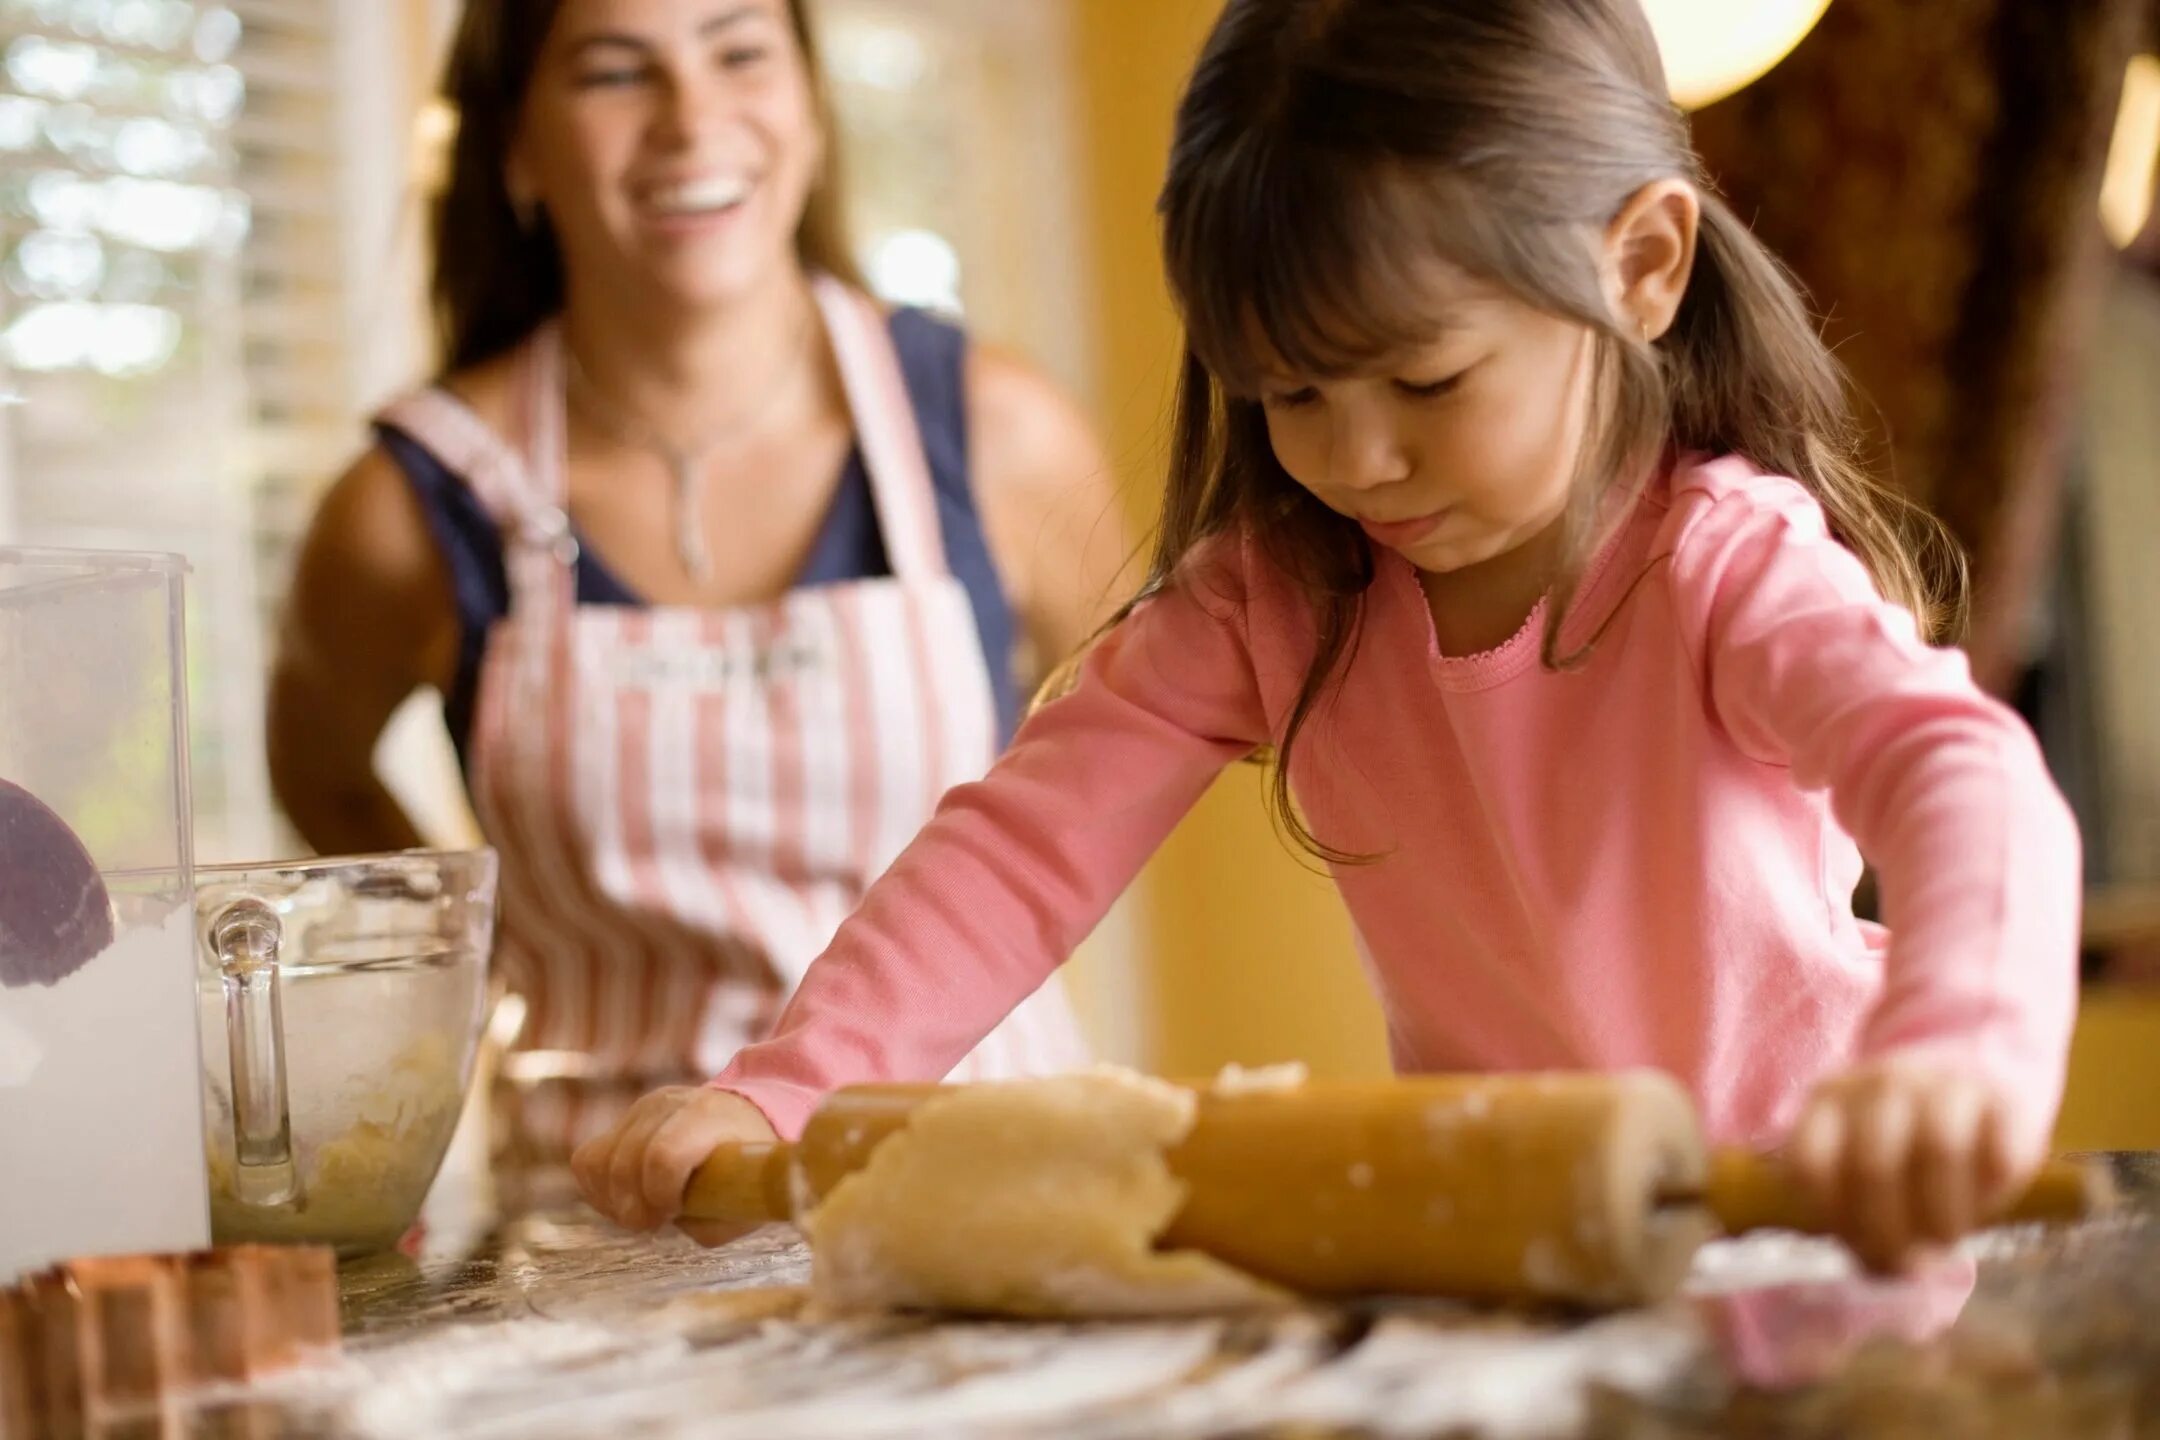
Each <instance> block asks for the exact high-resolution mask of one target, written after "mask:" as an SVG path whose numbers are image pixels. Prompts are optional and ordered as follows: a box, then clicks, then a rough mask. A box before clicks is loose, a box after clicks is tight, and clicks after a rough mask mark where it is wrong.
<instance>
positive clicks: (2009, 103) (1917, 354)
mask: <svg viewBox="0 0 2160 1440" xmlns="http://www.w3.org/2000/svg"><path fill="white" fill-rule="evenodd" d="M1215 8H1216V7H1215V5H1213V4H1210V3H1208V0H814V4H813V10H814V12H815V15H816V18H817V20H818V22H819V24H820V29H821V39H822V43H823V47H824V58H825V63H826V67H827V69H828V71H829V72H830V76H831V80H832V83H833V87H834V91H835V97H836V103H837V107H838V110H839V114H840V120H841V124H842V128H843V130H844V131H845V132H846V144H847V149H848V173H847V180H848V186H849V195H848V201H849V206H850V217H849V218H850V226H851V235H852V241H853V244H854V247H855V250H856V253H857V255H858V257H859V258H860V260H861V262H862V265H863V267H864V270H865V271H866V273H867V274H868V275H869V277H870V278H871V280H872V282H873V284H874V287H875V288H876V289H878V290H879V291H880V292H881V293H882V294H883V295H884V296H885V297H886V298H888V299H890V300H894V301H904V302H908V303H914V304H921V305H927V306H932V307H936V308H941V309H945V310H949V311H955V312H959V313H961V314H963V315H964V316H965V319H966V321H967V323H968V324H969V325H970V327H971V328H972V329H973V330H974V331H975V332H976V333H977V334H979V335H982V336H985V337H988V338H991V339H994V340H998V341H1001V342H1004V343H1006V344H1008V345H1011V346H1013V347H1016V348H1017V349H1019V350H1020V351H1022V352H1023V353H1025V354H1026V355H1028V356H1029V357H1031V358H1032V359H1033V360H1034V361H1035V362H1036V363H1037V364H1038V365H1040V366H1041V367H1043V368H1044V369H1045V370H1047V371H1048V372H1049V373H1050V374H1051V375H1052V376H1053V377H1054V378H1056V379H1057V380H1059V381H1060V382H1062V383H1063V384H1064V385H1065V386H1066V387H1068V388H1069V389H1070V390H1071V391H1073V392H1074V393H1076V394H1077V395H1079V396H1081V397H1082V398H1083V400H1084V401H1085V403H1086V404H1087V405H1088V407H1089V408H1090V409H1091V411H1092V413H1093V415H1094V418H1095V420H1096V422H1097V424H1098V426H1099V427H1100V429H1101V432H1102V434H1103V436H1104V438H1105V440H1106V441H1107V443H1108V445H1109V448H1110V454H1111V456H1112V460H1113V463H1114V464H1115V465H1116V466H1117V468H1118V472H1119V477H1120V479H1121V482H1122V484H1123V487H1124V496H1125V503H1127V504H1128V505H1129V506H1130V508H1131V510H1132V513H1133V514H1134V516H1136V517H1138V518H1140V519H1142V520H1143V521H1144V520H1145V519H1146V518H1147V516H1148V514H1149V512H1150V510H1151V507H1152V503H1153V499H1154V495H1155V493H1156V487H1157V486H1158V485H1159V483H1160V475H1161V472H1162V468H1163V441H1164V434H1165V419H1166V413H1167V401H1168V392H1169V384H1170V379H1171V376H1172V374H1173V371H1174V362H1175V360H1176V358H1177V352H1176V345H1177V337H1176V330H1175V326H1174V322H1173V318H1172V316H1171V313H1170V310H1169V306H1168V302H1167V300H1166V298H1165V296H1164V293H1163V290H1162V284H1161V278H1160V266H1159V264H1158V261H1157V256H1156V249H1155V236H1154V226H1153V215H1152V202H1153V197H1154V189H1155V185H1156V183H1157V180H1158V178H1159V175H1160V172H1161V168H1162V163H1163V158H1164V155H1165V153H1166V150H1167V145H1168V136H1169V122H1170V111H1171V106H1172V103H1173V100H1174V97H1175V94H1176V90H1177V87H1178V85H1179V83H1180V81H1181V80H1182V78H1183V76H1184V73H1185V71H1186V70H1187V68H1188V66H1189V64H1190V62H1191V59H1192V56H1193V54H1194V52H1195V50H1196V47H1197V45H1198V43H1199V40H1200V37H1201V35H1202V33H1203V31H1204V29H1205V27H1206V25H1207V23H1208V22H1209V20H1210V19H1211V18H1212V15H1213V13H1214V10H1215ZM1649 8H1650V9H1651V10H1652V11H1653V19H1654V21H1655V22H1656V23H1657V24H1658V26H1659V28H1660V32H1661V38H1662V39H1663V40H1664V42H1665V44H1666V48H1667V55H1668V62H1669V65H1670V68H1671V70H1672V72H1673V76H1674V82H1675V92H1676V98H1678V99H1680V100H1681V101H1682V103H1685V104H1688V105H1689V106H1691V107H1693V108H1696V109H1697V112H1698V114H1697V130H1698V139H1699V142H1700V144H1701V146H1702V148H1703V149H1704V151H1705V153H1706V155H1707V157H1708V159H1709V161H1710V164H1711V167H1712V170H1713V172H1714V173H1715V174H1716V175H1717V176H1718V177H1719V180H1720V183H1721V184H1722V185H1723V186H1724V187H1725V188H1726V189H1727V190H1728V192H1729V193H1730V194H1731V195H1732V197H1733V198H1734V199H1735V200H1736V202H1737V203H1738V208H1739V210H1740V212H1741V213H1742V214H1743V215H1744V216H1748V217H1750V218H1751V219H1752V220H1753V221H1754V223H1755V224H1756V225H1757V226H1758V228H1759V229H1760V230H1761V231H1762V233H1763V234H1764V236H1765V237H1766V238H1767V239H1768V240H1769V242H1770V243H1771V244H1772V246H1773V247H1775V248H1776V249H1777V250H1779V252H1780V253H1781V254H1783V255H1784V256H1785V257H1786V258H1787V260H1788V261H1789V262H1790V263H1791V264H1792V265H1793V267H1794V268H1795V269H1796V270H1797V271H1798V272H1799V274H1800V276H1801V278H1802V279H1803V280H1804V281H1805V282H1806V283H1807V284H1808V285H1809V286H1810V287H1811V289H1812V290H1813V293H1814V295H1815V298H1816V302H1817V306H1818V309H1819V310H1820V311H1821V313H1822V314H1823V315H1824V317H1825V324H1826V326H1827V327H1828V329H1829V331H1830V333H1831V335H1832V337H1833V338H1834V339H1835V340H1836V341H1837V342H1838V344H1839V347H1840V353H1841V354H1842V355H1843V356H1844V358H1845V359H1846V361H1847V362H1848V363H1849V365H1850V366H1851V367H1852V369H1853V371H1854V372H1855V374H1856V375H1857V376H1858V378H1859V380H1860V382H1861V383H1862V385H1863V386H1864V387H1865V388H1866V390H1867V391H1868V393H1869V396H1870V398H1871V400H1872V402H1873V411H1874V414H1875V416H1876V419H1877V422H1878V439H1879V441H1880V443H1881V446H1882V458H1883V462H1884V464H1885V465H1886V466H1888V467H1889V468H1890V469H1891V470H1892V471H1893V473H1894V474H1895V475H1896V477H1897V478H1898V480H1899V482H1900V483H1901V484H1903V485H1904V486H1905V487H1906V488H1908V489H1909V490H1910V491H1911V492H1912V493H1914V494H1916V495H1919V496H1920V497H1922V498H1924V499H1925V500H1927V501H1928V502H1929V503H1930V504H1931V505H1933V506H1934V507H1935V508H1936V509H1937V510H1938V511H1939V512H1940V513H1941V514H1943V515H1944V516H1945V518H1946V519H1948V520H1949V521H1950V523H1951V524H1952V526H1953V527H1954V528H1955V530H1956V532H1957V534H1958V535H1959V538H1960V539H1961V540H1962V541H1963V542H1964V543H1965V545H1966V546H1967V547H1968V549H1969V550H1970V552H1971V553H1972V555H1973V557H1974V560H1975V564H1976V573H1977V577H1978V582H1979V605H1978V607H1977V611H1976V617H1975V623H1974V628H1973V631H1972V634H1971V636H1970V639H1969V642H1968V643H1969V647H1970V649H1971V652H1972V655H1973V658H1974V663H1975V666H1976V668H1977V669H1978V671H1979V673H1980V675H1981V676H1982V678H1983V680H1984V681H1985V683H1987V684H1988V685H1989V686H1991V687H1992V688H1993V689H1995V690H1996V691H1997V692H1998V693H2000V694H2002V695H2004V696H2005V697H2007V698H2011V699H2013V700H2014V701H2015V702H2016V703H2017V704H2018V705H2019V707H2020V708H2021V710H2023V711H2024V713H2025V714H2026V715H2027V716H2028V717H2029V718H2031V719H2032V720H2033V722H2034V724H2035V726H2036V727H2037V728H2038V729H2039V731H2040V733H2041V735H2042V738H2043V742H2044V744H2045V746H2046V749H2047V751H2048V754H2049V757H2050V761H2051V763H2052V764H2053V765H2054V767H2055V770H2056V773H2057V776H2058V779H2059V780H2060V781H2061V783H2062V784H2063V786H2064V788H2065V789H2066V790H2067V791H2068V792H2069V793H2070V795H2071V797H2072V799H2073V802H2074V803H2075V805H2076V806H2077V808H2078V810H2079V812H2080V814H2081V817H2082V819H2083V821H2084V825H2085V832H2086V836H2087V844H2088V855H2089V872H2090V878H2091V882H2092V886H2093V890H2092V895H2091V900H2090V905H2089V914H2088V942H2089V943H2088V956H2087V972H2088V981H2089V983H2088V998H2087V1005H2086V1012H2085V1019H2084V1022H2083V1025H2082V1028H2081V1032H2080V1036H2079V1044H2078V1052H2077V1058H2076V1064H2075V1067H2074V1074H2073V1084H2072V1098H2071V1102H2070V1105H2069V1108H2068V1113H2067V1114H2066V1116H2065V1120H2064V1126H2063V1136H2062V1139H2063V1141H2064V1143H2065V1144H2068V1145H2112V1146H2133V1145H2147V1146H2160V226H2156V225H2155V223H2154V220H2153V194H2154V181H2155V172H2156V169H2160V58H2156V56H2155V53H2154V52H2155V51H2156V49H2160V4H2156V3H2155V0H1928V3H1926V4H1925V5H1916V4H1914V3H1912V0H1658V3H1654V4H1652V5H1650V7H1649ZM456 10H457V7H456V0H222V3H216V0H0V388H4V390H5V392H6V394H7V397H8V399H9V402H10V403H8V404H7V405H6V406H4V407H0V542H8V543H29V544H41V545H62V546H91V547H100V548H122V549H151V550H169V551H179V552H183V553H185V554H186V555H187V556H188V557H189V559H190V560H191V561H192V563H193V567H194V570H193V579H192V586H191V590H190V606H191V613H190V617H189V624H190V646H191V648H190V657H191V668H192V672H193V673H192V675H191V677H190V679H191V703H192V707H193V711H192V727H193V744H194V767H195V768H194V784H195V801H196V815H197V822H196V823H197V843H198V847H199V853H200V855H201V857H202V858H204V859H208V860H252V859H259V858H265V857H268V856H273V855H282V854H287V853H291V852H292V851H294V850H295V849H296V848H297V844H298V842H297V841H296V840H294V839H293V838H292V835H291V833H290V831H289V830H288V829H287V827H286V826H285V825H284V824H283V823H282V821H281V820H280V818H279V817H278V815H277V814H276V813H275V810H274V807H273V805H272V803H271V800H270V797H269V788H268V785H267V782H266V779H265V774H264V763H263V744H262V718H261V717H262V700H263V676H264V669H265V663H266V657H267V654H268V651H269V646H270V644H271V635H270V628H269V627H270V617H271V616H272V615H273V614H274V613H275V609H276V606H277V604H278V601H279V598H280V593H281V589H282V587H283V585H284V583H285V577H286V574H287V571H288V569H289V565H290V550H291V547H292V544H293V542H294V540H295V538H296V537H297V535H298V533H299V531H300V529H301V527H302V526H303V525H304V523H305V521H306V519H307V516H308V514H309V512H310V510H311V509H312V507H313V504H314V502H315V499H316V498H317V496H318V495H319V494H320V492H321V489H322V487H323V486H324V485H325V484H326V483H327V482H328V480H329V479H330V478H331V477H332V476H334V475H335V474H337V473H338V472H339V471H340V470H341V469H342V468H343V467H344V466H345V465H346V464H347V463H348V462H349V461H350V460H351V459H352V457H353V456H354V455H355V454H356V453H357V452H358V451H359V449H360V448H361V446H362V445H363V443H364V439H365V423H366V418H367V416H368V415H369V414H370V413H371V412H372V411H373V410H374V408H375V407H377V406H378V405H380V404H381V403H383V402H384V401H385V400H387V399H388V398H390V397H391V396H393V395H394V394H396V393H398V392H399V391H401V390H403V389H405V388H406V387H408V386H410V385H412V384H413V383H415V382H416V381H418V380H420V379H423V378H424V377H425V376H426V374H427V371H428V367H429V356H428V339H427V327H426V313H425V308H424V303H423V296H422V288H423V277H424V273H425V261H426V257H425V254H424V249H423V245H424V242H423V233H424V229H425V217H426V213H427V206H428V203H429V199H430V196H431V193H432V189H433V186H434V185H435V183H436V180H437V176H438V172H439V170H440V167H441V161H442V154H443V149H444V144H445V141H446V140H447V137H448V134H449V127H450V125H451V123H452V119H451V117H450V116H449V115H448V114H447V112H445V111H444V110H443V109H442V108H441V107H440V106H439V105H438V104H436V103H435V102H434V101H433V99H432V90H433V85H434V81H435V77H436V75H437V73H438V71H439V68H440V62H441V56H442V52H443V47H444V44H445V42H446V40H447V38H448V35H449V33H450V30H451V27H452V26H453V25H454V23H455V19H456ZM381 764H382V768H383V769H384V771H385V773H386V774H387V775H388V776H389V777H390V778H391V782H392V785H393V788H394V789H395V790H396V791H397V792H398V793H399V794H400V796H401V797H402V798H403V799H404V800H405V802H406V803H407V806H408V808H409V809H410V810H411V812H412V813H413V814H414V815H415V816H416V817H421V818H422V819H423V823H424V824H425V826H426V827H427V828H428V830H429V831H430V832H431V836H432V837H434V838H437V839H440V840H442V841H444V842H452V841H455V840H458V839H461V838H463V837H465V836H467V835H469V834H470V833H471V820H470V817H469V814H468V812H467V811H466V808H465V805H464V802H463V798H462V795H461V793H460V790H459V786H458V780H457V771H456V767H455V764H454V761H453V760H452V758H451V755H450V751H449V747H448V742H447V740H446V738H445V737H444V735H443V732H442V727H441V720H440V715H439V709H438V708H436V707H434V706H433V705H432V704H431V703H429V702H421V703H416V704H414V705H413V706H411V707H409V708H408V712H407V713H406V714H405V715H404V716H402V717H401V719H400V721H399V722H398V724H397V725H395V726H394V727H393V729H392V732H391V733H390V735H389V736H388V737H387V738H386V740H385V742H384V746H383V752H382V756H381ZM1070 983H1071V985H1072V987H1073V989H1074V992H1075V995H1076V998H1077V999H1078V1001H1079V1002H1080V1004H1081V1005H1082V1007H1083V1012H1084V1015H1085V1018H1086V1020H1087V1022H1088V1024H1089V1025H1090V1027H1091V1028H1092V1029H1093V1031H1094V1033H1095V1037H1096V1039H1097V1041H1098V1043H1099V1045H1100V1046H1101V1048H1102V1049H1103V1050H1104V1052H1105V1053H1106V1054H1108V1055H1109V1056H1111V1057H1112V1058H1117V1059H1121V1060H1126V1061H1132V1062H1138V1063H1141V1064H1144V1065H1147V1066H1148V1067H1150V1068H1153V1069H1157V1070H1162V1071H1166V1072H1169V1073H1200V1072H1207V1071H1212V1070H1213V1069H1215V1068H1216V1067H1218V1066H1219V1065H1221V1064H1222V1063H1224V1062H1226V1061H1230V1060H1238V1061H1243V1062H1246V1063H1262V1062H1269V1061H1276V1060H1283V1059H1290V1058H1302V1059H1305V1060H1306V1061H1308V1062H1309V1063H1310V1064H1311V1065H1312V1066H1313V1068H1314V1069H1315V1070H1316V1071H1318V1072H1322V1073H1333V1074H1355V1073H1377V1072H1379V1071H1382V1070H1384V1068H1385V1048H1384V1043H1383V1036H1382V1034H1381V1031H1380V1021H1379V1018H1378V1012H1377V1010H1376V1008H1375V1007H1374V1005H1373V1004H1372V1002H1371V1000H1370V999H1369V998H1368V997H1367V995H1366V993H1365V989H1364V984H1363V980H1362V977H1361V976H1360V975H1359V974H1358V973H1357V961H1356V959H1355V956H1354V954H1353V951H1352V948H1351V945H1350V941H1349V934H1348V930H1347V926H1346V924H1345V922H1344V919H1343V916H1342V912H1341V909H1340V906H1339V904H1338V902H1337V901H1336V899H1335V896H1334V892H1333V889H1332V887H1331V886H1330V885H1329V884H1328V882H1327V881H1326V880H1325V879H1324V878H1322V877H1321V876H1319V875H1317V874H1314V873H1312V872H1311V871H1309V870H1308V869H1307V868H1306V867H1305V866H1304V865H1302V864H1301V863H1300V862H1299V861H1298V860H1297V859H1295V858H1293V857H1292V855H1291V854H1290V852H1289V851H1288V850H1287V849H1286V848H1285V847H1284V846H1283V845H1282V844H1280V843H1279V842H1278V841H1277V839H1276V837H1275V835H1274V834H1273V833H1272V831H1271V829H1270V827H1269V825H1268V822H1267V820H1266V818H1265V815H1264V813H1263V809H1262V805H1261V799H1260V777H1259V775H1258V773H1257V772H1256V771H1251V770H1249V769H1240V770H1239V771H1237V772H1235V773H1233V774H1231V775H1229V776H1228V777H1226V778H1225V779H1224V781H1223V782H1222V783H1221V784H1219V785H1218V786H1217V787H1216V789H1215V791H1214V792H1213V793H1212V794H1211V795H1210V796H1209V797H1208V798H1207V800H1206V801H1205V802H1204V803H1203V804H1202V805H1201V806H1200V807H1199V809H1198V810H1197V811H1196V812H1195V814H1194V815H1193V816H1192V818H1191V819H1190V821H1189V822H1188V823H1187V824H1186V825H1185V826H1184V827H1183V829H1182V830H1181V831H1180V832H1179V834H1178V835H1177V837H1176V838H1175V840H1174V841H1173V842H1172V844H1171V845H1170V846H1169V847H1168V848H1167V849H1166V850H1165V851H1164V853H1163V854H1162V855H1161V856H1160V857H1159V858H1158V859H1157V861H1156V862H1155V864H1154V865H1153V866H1152V867H1151V869H1150V870H1149V872H1148V874H1147V876H1146V878H1145V880H1144V882H1143V884H1142V886H1141V887H1140V888H1139V889H1138V890H1137V891H1136V892H1135V893H1134V894H1133V895H1131V896H1130V897H1128V899H1127V901H1126V902H1125V903H1123V904H1122V905H1121V906H1120V907H1119V909H1118V910H1117V911H1116V912H1115V913H1114V914H1113V915H1112V917H1111V919H1110V920H1109V922H1107V923H1106V924H1105V926H1104V927H1103V928H1102V930H1101V931H1099V932H1098V933H1097V935H1096V936H1095V937H1094V939H1093V940H1092V941H1091V942H1090V943H1089V945H1088V947H1087V950H1086V952H1085V954H1084V955H1083V957H1082V959H1081V961H1080V963H1079V964H1078V965H1077V966H1076V967H1075V969H1074V971H1073V972H1072V974H1071V979H1070Z"/></svg>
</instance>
